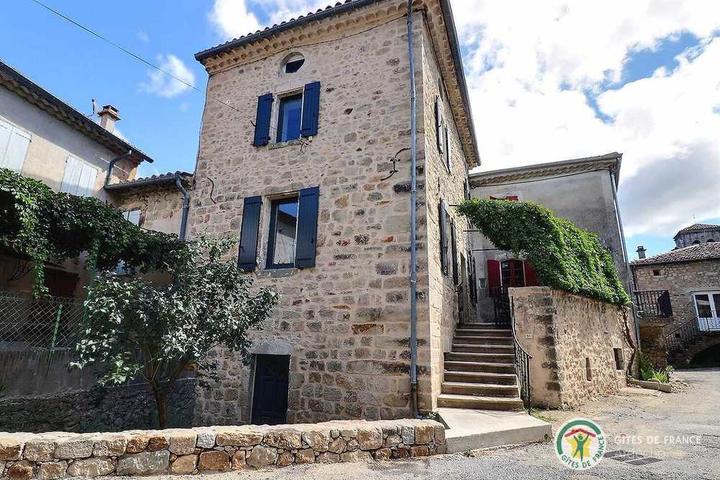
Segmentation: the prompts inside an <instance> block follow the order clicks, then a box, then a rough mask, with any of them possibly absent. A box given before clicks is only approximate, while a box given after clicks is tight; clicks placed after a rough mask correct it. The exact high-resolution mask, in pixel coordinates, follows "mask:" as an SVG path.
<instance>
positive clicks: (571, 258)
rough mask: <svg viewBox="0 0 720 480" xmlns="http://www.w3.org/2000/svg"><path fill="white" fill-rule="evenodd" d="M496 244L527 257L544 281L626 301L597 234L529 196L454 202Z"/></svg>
mask: <svg viewBox="0 0 720 480" xmlns="http://www.w3.org/2000/svg"><path fill="white" fill-rule="evenodd" d="M458 211H459V212H460V213H461V214H462V215H464V216H465V217H467V218H468V220H469V221H470V223H471V224H473V225H474V226H475V227H476V228H478V229H479V230H480V231H481V232H482V233H483V234H484V235H485V236H487V237H488V238H489V239H490V241H491V242H492V243H493V244H494V245H495V246H496V247H497V248H499V249H500V250H507V251H510V252H512V253H513V254H514V255H517V256H518V257H522V258H526V259H527V260H529V261H530V263H532V265H533V267H534V268H535V271H536V272H537V275H538V279H539V281H540V282H541V283H542V284H543V285H546V286H550V287H554V288H557V289H560V290H565V291H567V292H571V293H575V294H580V295H584V296H587V297H592V298H596V299H599V300H602V301H605V302H610V303H614V304H618V305H627V304H629V303H630V297H629V296H628V294H627V292H626V291H625V288H624V287H623V284H622V282H621V281H620V278H619V277H618V273H617V269H616V267H615V263H614V261H613V258H612V255H611V254H610V252H609V251H608V250H607V249H606V248H605V247H603V246H602V245H601V244H600V241H599V240H598V237H597V235H595V234H593V233H591V232H588V231H587V230H584V229H582V228H579V227H577V226H575V225H574V224H573V223H572V222H570V221H569V220H567V219H564V218H560V217H557V216H555V214H554V213H553V212H552V211H550V210H548V209H547V208H545V207H542V206H540V205H536V204H534V203H530V202H511V201H506V200H479V199H473V200H468V201H466V202H463V203H462V204H461V205H460V206H458Z"/></svg>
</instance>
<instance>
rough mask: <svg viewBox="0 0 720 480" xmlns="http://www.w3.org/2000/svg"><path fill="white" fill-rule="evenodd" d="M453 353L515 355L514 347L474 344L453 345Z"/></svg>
mask: <svg viewBox="0 0 720 480" xmlns="http://www.w3.org/2000/svg"><path fill="white" fill-rule="evenodd" d="M452 351H453V352H468V353H513V354H514V353H515V346H514V345H512V344H511V345H480V344H472V343H469V344H468V343H453V345H452Z"/></svg>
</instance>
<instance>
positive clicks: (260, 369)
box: [252, 355, 290, 425]
mask: <svg viewBox="0 0 720 480" xmlns="http://www.w3.org/2000/svg"><path fill="white" fill-rule="evenodd" d="M289 373H290V357H289V356H287V355H256V357H255V384H254V390H253V405H252V423H253V424H255V425H265V424H267V425H279V424H283V423H287V402H288V380H289Z"/></svg>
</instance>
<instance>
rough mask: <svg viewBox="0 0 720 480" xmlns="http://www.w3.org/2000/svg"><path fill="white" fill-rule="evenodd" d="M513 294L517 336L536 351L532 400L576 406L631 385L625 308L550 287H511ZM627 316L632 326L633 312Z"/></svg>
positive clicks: (532, 365)
mask: <svg viewBox="0 0 720 480" xmlns="http://www.w3.org/2000/svg"><path fill="white" fill-rule="evenodd" d="M510 296H511V298H512V305H513V316H514V319H515V328H516V331H517V336H518V341H519V342H520V344H521V345H522V347H523V348H524V349H525V350H526V351H527V352H528V353H529V354H530V355H532V357H533V358H532V359H531V361H530V379H531V381H530V385H531V395H532V399H531V402H532V404H533V405H535V406H541V407H546V408H575V407H578V406H579V405H582V404H583V403H585V402H587V401H589V400H592V399H593V398H595V397H597V396H598V395H609V394H613V393H617V392H618V390H619V389H620V388H622V387H625V386H626V385H627V383H626V373H625V369H626V367H627V363H628V362H629V361H630V358H631V356H632V349H631V348H630V347H629V345H628V343H627V342H626V340H625V315H630V313H629V311H627V309H625V308H623V307H619V306H617V305H612V304H609V303H604V302H602V301H599V300H594V299H591V298H587V297H581V296H578V295H573V294H570V293H567V292H563V291H560V290H554V289H551V288H549V287H525V288H511V289H510ZM628 322H629V323H628V325H629V329H630V332H634V327H633V325H632V316H629V317H628ZM615 349H618V353H619V354H620V355H621V361H620V365H617V364H616V361H615ZM618 367H620V368H618Z"/></svg>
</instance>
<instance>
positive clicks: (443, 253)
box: [438, 202, 448, 275]
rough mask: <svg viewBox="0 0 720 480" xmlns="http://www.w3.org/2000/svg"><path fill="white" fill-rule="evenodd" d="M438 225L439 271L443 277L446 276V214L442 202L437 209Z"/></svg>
mask: <svg viewBox="0 0 720 480" xmlns="http://www.w3.org/2000/svg"><path fill="white" fill-rule="evenodd" d="M438 223H439V224H440V269H441V270H442V272H443V274H444V275H447V273H448V266H447V263H448V262H447V238H446V237H447V234H446V231H445V224H446V223H447V212H445V207H443V204H442V202H440V206H439V207H438Z"/></svg>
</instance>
